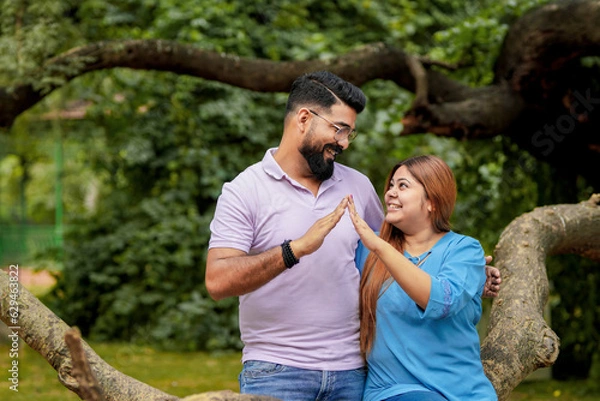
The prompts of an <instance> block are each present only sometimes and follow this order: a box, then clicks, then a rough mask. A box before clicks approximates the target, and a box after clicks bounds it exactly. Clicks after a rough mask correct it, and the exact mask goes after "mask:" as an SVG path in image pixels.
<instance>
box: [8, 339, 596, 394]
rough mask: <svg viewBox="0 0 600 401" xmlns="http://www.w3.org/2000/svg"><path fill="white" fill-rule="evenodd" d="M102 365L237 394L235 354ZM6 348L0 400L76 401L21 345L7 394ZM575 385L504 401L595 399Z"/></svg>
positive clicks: (164, 355) (142, 357)
mask: <svg viewBox="0 0 600 401" xmlns="http://www.w3.org/2000/svg"><path fill="white" fill-rule="evenodd" d="M90 345H91V346H92V347H93V348H94V350H95V351H96V352H97V353H98V355H100V356H101V357H102V358H103V359H104V360H105V361H106V362H108V363H109V364H110V365H112V366H113V367H114V368H116V369H118V370H120V371H121V372H123V373H125V374H127V375H129V376H131V377H134V378H136V379H138V380H140V381H142V382H145V383H148V384H149V385H151V386H153V387H156V388H158V389H160V390H162V391H164V392H166V393H169V394H173V395H176V396H179V397H185V396H187V395H191V394H198V393H202V392H206V391H215V390H233V391H235V392H239V387H238V383H237V375H238V373H239V371H240V368H241V363H240V357H241V355H240V353H238V352H233V353H221V354H208V353H203V352H194V353H176V352H163V351H157V350H154V349H152V348H150V347H141V346H134V345H129V344H104V343H91V344H90ZM9 351H10V347H9V345H7V344H6V343H5V342H3V343H2V344H0V371H1V372H4V373H2V375H4V376H5V377H2V379H1V380H0V383H2V384H1V385H0V400H27V401H31V400H43V401H76V400H79V398H78V397H77V396H76V395H75V394H74V393H71V392H70V391H69V390H67V389H66V388H65V387H63V386H62V385H61V384H60V383H59V382H58V379H57V376H56V372H55V371H54V369H52V367H51V366H50V365H49V364H48V362H46V360H45V359H43V358H42V357H41V356H40V355H39V354H38V353H37V352H35V351H33V350H32V349H31V348H29V347H28V346H27V345H26V344H25V343H23V342H21V344H20V346H19V355H18V361H19V387H18V388H19V392H18V393H15V392H14V391H12V390H10V389H9V386H10V382H9V381H8V378H9V373H8V367H9V366H10V363H11V361H12V360H13V359H14V358H10V356H9ZM584 387H585V386H584V385H583V383H582V382H577V381H568V382H562V381H560V382H559V381H554V380H539V381H528V382H524V383H522V384H520V385H519V386H518V387H517V388H516V389H515V391H513V393H512V395H511V397H510V401H551V400H552V401H575V400H577V401H597V400H598V399H600V397H599V394H587V395H586V394H584V392H583V389H584Z"/></svg>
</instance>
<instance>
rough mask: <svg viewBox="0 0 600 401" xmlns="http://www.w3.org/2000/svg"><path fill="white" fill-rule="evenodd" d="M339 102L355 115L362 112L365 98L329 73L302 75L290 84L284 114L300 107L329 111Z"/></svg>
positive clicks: (356, 89)
mask: <svg viewBox="0 0 600 401" xmlns="http://www.w3.org/2000/svg"><path fill="white" fill-rule="evenodd" d="M340 100H341V101H342V102H343V103H345V104H347V105H348V106H350V107H351V108H352V109H354V111H356V113H357V114H358V113H360V112H361V111H363V110H364V108H365V105H366V103H367V97H366V96H365V94H364V93H363V91H362V90H361V89H360V88H358V87H357V86H355V85H353V84H351V83H350V82H347V81H345V80H343V79H342V78H340V77H338V76H337V75H335V74H333V73H331V72H329V71H316V72H311V73H307V74H303V75H301V76H300V77H298V78H296V80H295V81H294V82H293V83H292V88H291V89H290V95H289V97H288V101H287V106H286V114H287V113H289V112H290V111H293V110H296V109H297V108H298V107H302V106H309V107H322V108H324V109H327V110H329V109H330V108H331V106H333V105H334V104H336V103H338V102H339V101H340Z"/></svg>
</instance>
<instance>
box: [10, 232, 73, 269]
mask: <svg viewBox="0 0 600 401" xmlns="http://www.w3.org/2000/svg"><path fill="white" fill-rule="evenodd" d="M61 246H62V236H61V235H60V233H58V232H57V230H56V226H54V225H16V224H10V225H9V224H0V263H1V264H2V266H4V265H7V264H20V265H21V264H24V263H27V262H29V261H31V260H32V259H33V257H34V256H35V255H36V254H38V253H40V252H42V251H45V250H47V249H49V248H56V247H61Z"/></svg>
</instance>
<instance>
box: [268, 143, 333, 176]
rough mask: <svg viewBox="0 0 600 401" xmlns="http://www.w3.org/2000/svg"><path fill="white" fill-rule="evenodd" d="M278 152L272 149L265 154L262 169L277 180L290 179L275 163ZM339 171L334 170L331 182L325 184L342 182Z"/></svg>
mask: <svg viewBox="0 0 600 401" xmlns="http://www.w3.org/2000/svg"><path fill="white" fill-rule="evenodd" d="M276 150H277V148H271V149H268V150H267V151H266V152H265V156H264V157H263V159H262V168H263V170H264V171H265V173H267V174H268V175H270V176H271V177H273V178H275V179H276V180H281V179H282V178H285V177H287V178H289V177H288V175H287V174H286V173H285V171H283V170H282V169H281V166H280V165H279V164H278V163H277V162H276V161H275V157H273V155H274V154H275V151H276ZM337 170H338V169H336V168H334V169H333V175H332V176H331V178H330V179H329V180H326V181H325V182H327V181H340V180H341V177H339V172H338V171H337Z"/></svg>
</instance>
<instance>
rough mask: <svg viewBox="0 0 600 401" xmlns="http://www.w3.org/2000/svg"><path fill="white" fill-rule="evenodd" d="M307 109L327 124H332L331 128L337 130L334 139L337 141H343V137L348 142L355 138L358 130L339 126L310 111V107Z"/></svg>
mask: <svg viewBox="0 0 600 401" xmlns="http://www.w3.org/2000/svg"><path fill="white" fill-rule="evenodd" d="M308 111H310V112H311V113H312V114H314V115H315V116H317V117H319V118H321V119H323V120H325V121H327V122H328V123H329V124H331V125H332V126H333V128H335V129H336V130H337V131H336V133H335V140H336V141H338V142H339V141H343V140H344V139H348V142H352V141H353V140H354V138H356V135H358V132H356V130H355V129H352V128H350V127H340V126H339V125H337V124H335V123H333V122H332V121H330V120H328V119H326V118H325V117H323V116H321V115H319V114H317V113H316V112H314V111H312V110H311V109H308Z"/></svg>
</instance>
